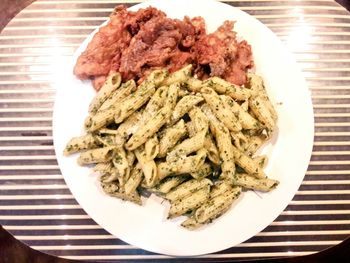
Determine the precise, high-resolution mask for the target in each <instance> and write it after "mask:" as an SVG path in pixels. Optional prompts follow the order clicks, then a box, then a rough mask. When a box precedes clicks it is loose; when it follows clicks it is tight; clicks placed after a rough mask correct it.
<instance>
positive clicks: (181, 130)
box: [157, 120, 186, 157]
mask: <svg viewBox="0 0 350 263" xmlns="http://www.w3.org/2000/svg"><path fill="white" fill-rule="evenodd" d="M185 134H186V127H185V122H184V120H180V121H178V122H177V123H176V124H175V125H173V126H170V127H167V128H166V129H165V130H164V131H163V132H162V134H161V137H160V139H159V153H158V155H157V157H165V156H166V154H167V152H168V151H169V150H170V149H172V148H173V147H174V146H175V145H176V143H177V142H178V141H179V140H180V139H181V138H182V137H183V136H184V135H185Z"/></svg>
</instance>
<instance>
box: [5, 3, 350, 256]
mask: <svg viewBox="0 0 350 263" xmlns="http://www.w3.org/2000/svg"><path fill="white" fill-rule="evenodd" d="M121 2H123V3H126V4H127V5H133V4H135V3H137V2H138V1H132V0H129V1H123V0H100V1H98V0H57V1H54V0H52V1H47V0H46V1H45V0H39V1H36V2H34V3H33V4H31V5H30V6H28V7H27V8H25V9H24V10H22V11H21V12H20V13H19V14H18V15H17V16H16V17H15V18H14V19H13V20H12V21H11V22H10V23H9V24H8V25H7V26H6V28H5V29H4V30H3V31H2V32H1V34H0V223H1V224H2V225H3V226H4V228H5V229H7V230H8V231H10V232H11V233H12V234H13V235H14V236H15V237H16V238H17V239H19V240H21V241H23V242H25V243H26V244H28V245H29V246H31V247H32V248H34V249H37V250H40V251H43V252H46V253H49V254H53V255H57V256H60V257H64V258H71V259H84V260H111V261H118V262H119V261H120V260H131V261H133V260H135V261H137V260H142V261H144V260H151V261H156V260H169V258H168V257H167V256H164V255H158V254H154V253H150V252H147V251H143V250H141V249H139V248H136V247H133V246H131V245H128V244H126V243H124V242H123V241H121V240H119V239H117V238H115V237H113V236H112V235H110V234H109V233H107V232H106V231H105V230H104V229H102V228H101V227H100V226H99V225H97V224H96V223H95V222H94V221H93V220H92V219H91V218H90V217H89V216H88V215H87V214H86V213H85V212H84V211H83V210H82V208H81V207H80V206H79V205H78V203H77V202H76V200H75V199H74V197H73V196H72V195H71V193H70V191H69V189H68V187H67V185H66V184H65V182H64V180H63V177H62V175H61V173H60V169H59V167H58V165H57V161H56V157H55V153H54V147H53V143H52V126H51V122H52V109H53V101H54V97H55V89H54V87H53V83H52V81H51V79H52V78H51V77H52V75H53V74H55V69H56V68H55V64H56V63H57V62H58V61H61V60H62V59H65V58H68V57H70V56H72V54H73V53H74V51H75V50H76V48H77V47H78V46H79V45H80V44H81V43H82V42H83V40H84V39H85V38H86V37H87V36H88V35H89V34H90V33H91V32H92V31H93V30H94V29H95V28H96V27H97V26H99V25H100V24H101V23H102V22H103V21H105V20H106V19H107V17H108V15H109V13H110V12H111V11H112V10H113V7H114V6H115V5H116V4H118V3H121ZM227 3H228V4H230V5H234V6H236V7H239V8H240V9H242V10H243V11H246V12H248V13H249V14H251V15H253V16H254V17H256V18H257V19H259V20H260V21H261V22H263V23H264V24H265V25H266V26H268V27H269V28H270V29H271V30H273V31H274V32H275V33H276V35H277V36H278V37H279V38H280V39H281V40H282V41H283V42H284V43H285V45H286V46H287V48H288V49H289V50H291V51H292V52H293V53H294V55H295V58H296V60H297V62H298V63H299V65H300V66H301V68H302V70H303V73H304V76H305V78H306V80H307V82H308V85H309V89H310V90H311V93H312V99H313V106H314V112H315V139H314V148H313V153H312V159H311V161H310V165H309V168H308V171H307V173H306V176H305V179H304V181H303V183H302V185H301V186H300V189H299V190H298V192H297V193H296V195H295V197H294V199H293V200H292V201H291V202H290V204H289V206H288V207H287V208H286V209H285V211H284V212H283V213H282V214H281V215H280V216H279V217H278V218H277V219H276V220H275V221H274V222H272V223H271V224H270V225H269V226H268V227H267V228H266V229H265V230H263V231H262V232H261V233H258V234H257V235H256V236H254V237H252V238H251V239H249V240H248V241H246V242H244V243H242V244H240V245H238V246H236V247H232V248H230V249H227V250H225V251H221V252H218V253H214V254H210V255H205V256H201V257H197V258H193V260H194V261H203V260H208V261H210V260H213V261H214V260H218V259H220V260H232V259H252V258H263V257H265V258H266V257H282V256H296V255H306V254H310V253H314V252H317V251H321V250H323V249H325V248H327V247H330V246H333V245H335V244H338V243H340V242H341V241H342V240H344V239H345V238H347V237H348V236H349V235H350V176H349V174H350V140H349V138H350V15H349V13H348V12H347V11H346V10H345V9H344V8H343V7H341V6H340V5H338V4H337V3H335V2H334V1H331V0H306V1H303V0H295V1H294V0H290V1H281V0H255V1H250V0H240V1H229V2H227ZM172 260H174V261H176V260H179V261H181V260H180V259H174V258H173V259H172ZM182 260H183V259H182Z"/></svg>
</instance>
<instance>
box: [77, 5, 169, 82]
mask: <svg viewBox="0 0 350 263" xmlns="http://www.w3.org/2000/svg"><path fill="white" fill-rule="evenodd" d="M164 16H165V14H164V13H163V12H161V11H159V10H157V9H156V8H152V7H149V8H146V9H140V10H139V11H137V12H130V11H127V10H126V7H125V6H117V7H116V8H115V10H114V12H113V13H112V14H111V16H110V20H109V22H108V24H107V25H106V26H103V27H101V28H100V30H99V31H98V32H97V33H96V34H95V36H94V37H93V39H92V40H91V42H90V43H89V45H88V46H87V48H86V50H85V51H84V52H83V53H82V54H81V55H80V57H79V58H78V60H77V63H76V65H75V67H74V74H75V75H76V76H77V77H78V78H80V79H86V78H94V77H97V76H101V75H102V76H106V75H108V73H109V71H110V70H111V68H116V69H117V68H118V67H119V63H120V57H121V54H122V52H123V51H124V50H125V49H126V48H127V47H128V46H129V43H130V41H131V39H132V37H133V35H135V34H137V32H138V31H139V30H140V27H142V25H143V24H144V23H146V22H147V21H148V20H150V19H151V18H153V17H164Z"/></svg>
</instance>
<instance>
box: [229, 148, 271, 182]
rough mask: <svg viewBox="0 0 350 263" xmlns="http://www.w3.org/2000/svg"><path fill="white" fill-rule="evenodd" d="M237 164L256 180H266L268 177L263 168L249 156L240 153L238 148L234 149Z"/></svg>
mask: <svg viewBox="0 0 350 263" xmlns="http://www.w3.org/2000/svg"><path fill="white" fill-rule="evenodd" d="M232 152H233V156H234V160H235V162H236V163H237V164H238V165H239V166H240V167H242V168H243V169H244V170H245V171H246V172H247V173H248V174H250V175H252V176H254V177H256V178H265V177H266V175H265V173H264V171H263V169H261V167H260V166H259V165H258V164H257V163H256V162H255V161H254V160H253V159H252V158H251V157H249V156H248V155H246V154H245V153H243V152H241V151H239V150H238V149H237V148H236V147H234V146H233V148H232Z"/></svg>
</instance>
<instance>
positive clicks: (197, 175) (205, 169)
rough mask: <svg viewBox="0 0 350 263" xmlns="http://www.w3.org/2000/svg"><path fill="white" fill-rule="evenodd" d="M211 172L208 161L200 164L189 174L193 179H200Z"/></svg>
mask: <svg viewBox="0 0 350 263" xmlns="http://www.w3.org/2000/svg"><path fill="white" fill-rule="evenodd" d="M212 172H213V169H212V168H211V166H210V164H209V163H204V164H203V165H202V166H200V167H199V168H198V170H197V171H195V172H192V173H191V176H192V177H193V178H195V179H202V178H205V177H207V176H209V175H210V174H211V173H212Z"/></svg>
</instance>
